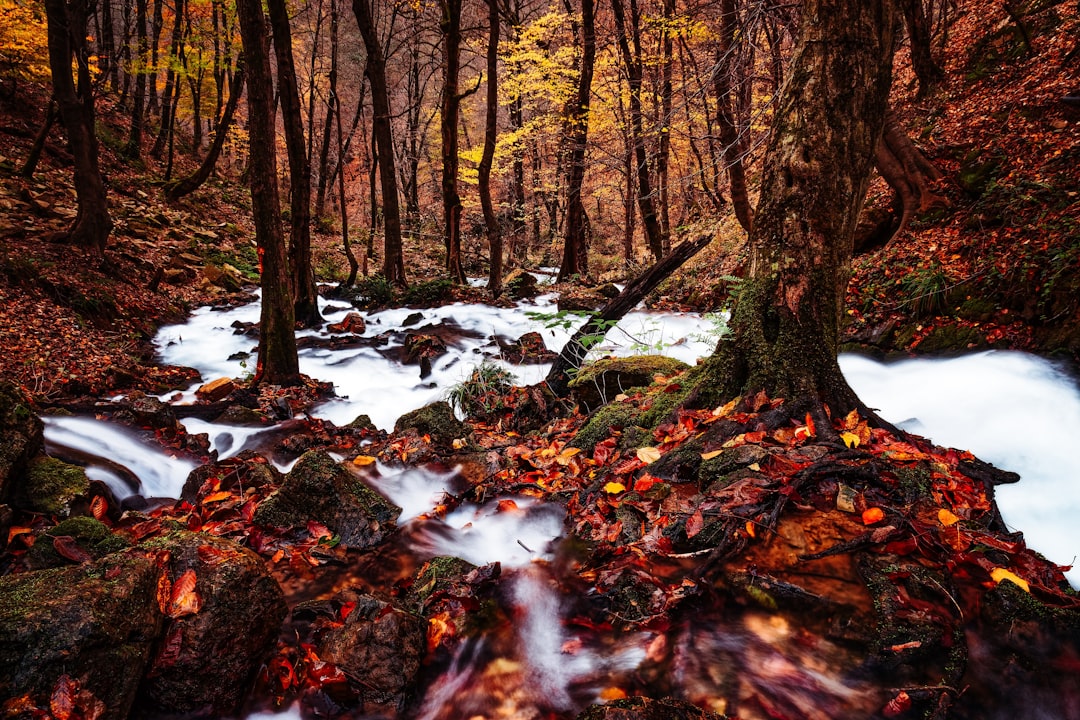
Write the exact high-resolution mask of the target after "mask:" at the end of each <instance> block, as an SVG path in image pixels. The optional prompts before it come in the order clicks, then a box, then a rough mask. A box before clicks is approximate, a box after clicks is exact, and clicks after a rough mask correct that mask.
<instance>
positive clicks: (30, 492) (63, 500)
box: [15, 456, 90, 517]
mask: <svg viewBox="0 0 1080 720" xmlns="http://www.w3.org/2000/svg"><path fill="white" fill-rule="evenodd" d="M89 494H90V479H89V478H88V477H86V471H85V470H83V469H82V468H81V467H79V466H77V465H69V464H68V463H66V462H64V461H62V460H58V459H56V458H52V457H45V456H41V457H36V458H34V459H33V460H32V461H31V462H30V465H29V467H28V468H27V472H26V482H25V483H24V484H23V486H22V488H21V491H20V492H18V493H17V495H16V497H17V500H16V503H15V504H16V505H17V506H18V507H20V508H22V509H23V510H28V511H30V512H34V513H42V514H44V515H59V516H65V517H66V516H67V515H69V514H71V508H72V505H73V504H74V503H75V502H76V501H77V500H79V499H80V498H84V499H85V498H86V497H87V496H88V495H89Z"/></svg>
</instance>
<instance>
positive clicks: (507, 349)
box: [500, 332, 558, 364]
mask: <svg viewBox="0 0 1080 720" xmlns="http://www.w3.org/2000/svg"><path fill="white" fill-rule="evenodd" d="M500 350H501V353H502V356H503V358H504V359H505V360H507V361H508V362H512V363H518V364H525V363H545V362H551V361H553V360H554V359H555V358H556V357H558V353H556V352H554V351H552V350H548V348H547V345H545V344H544V338H543V336H541V335H540V333H538V332H527V333H525V334H524V335H522V336H521V337H519V338H518V339H517V340H514V341H513V342H510V343H507V344H505V345H502V346H501V348H500Z"/></svg>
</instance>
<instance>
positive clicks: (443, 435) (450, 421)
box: [394, 400, 469, 449]
mask: <svg viewBox="0 0 1080 720" xmlns="http://www.w3.org/2000/svg"><path fill="white" fill-rule="evenodd" d="M407 430H415V431H416V432H417V434H419V435H428V436H430V437H431V441H432V443H433V444H435V445H436V446H437V447H440V448H444V449H446V448H452V447H453V444H454V440H457V439H460V438H464V437H467V436H468V435H469V428H468V426H466V425H465V423H463V422H461V421H460V420H458V419H457V417H456V416H455V415H454V411H453V410H452V409H451V408H450V405H449V403H446V402H444V401H441V400H440V401H439V402H433V403H431V404H430V405H425V406H424V407H422V408H419V409H417V410H413V411H412V412H408V413H405V414H404V415H402V416H401V417H399V418H398V420H397V422H396V423H394V432H395V433H403V432H405V431H407Z"/></svg>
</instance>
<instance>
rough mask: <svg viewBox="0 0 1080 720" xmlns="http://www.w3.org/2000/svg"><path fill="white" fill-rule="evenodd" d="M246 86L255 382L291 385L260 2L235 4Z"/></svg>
mask: <svg viewBox="0 0 1080 720" xmlns="http://www.w3.org/2000/svg"><path fill="white" fill-rule="evenodd" d="M236 5H237V8H236V10H237V16H238V20H239V23H240V40H241V43H242V44H243V46H244V67H245V68H246V69H247V86H248V137H249V139H248V148H249V160H248V178H249V181H250V184H251V210H252V214H253V215H254V220H255V241H256V243H257V245H258V249H259V259H260V261H261V265H262V293H263V295H262V312H261V315H260V320H259V358H258V365H257V366H256V370H255V383H256V384H262V383H265V384H271V385H294V384H296V383H298V382H299V380H300V365H299V361H298V359H297V355H296V331H295V327H294V320H293V304H292V297H291V295H290V293H289V272H288V259H287V257H286V255H285V238H284V235H283V234H282V230H281V219H280V218H281V205H280V202H279V198H278V185H277V158H276V152H275V150H274V147H275V135H274V87H273V80H272V78H271V75H270V54H269V48H268V47H267V40H268V36H267V27H266V19H265V18H264V17H263V10H262V3H261V2H260V1H259V0H237V3H236Z"/></svg>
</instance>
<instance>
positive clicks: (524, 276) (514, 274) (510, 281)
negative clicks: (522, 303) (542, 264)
mask: <svg viewBox="0 0 1080 720" xmlns="http://www.w3.org/2000/svg"><path fill="white" fill-rule="evenodd" d="M503 292H504V293H505V294H506V296H507V297H509V298H510V299H511V300H529V299H531V298H534V297H536V296H537V295H539V294H540V289H539V288H538V287H537V282H536V278H535V277H533V275H532V274H531V273H528V272H526V271H524V270H522V269H521V268H517V269H515V270H512V271H511V272H510V274H509V275H507V276H506V277H505V278H503Z"/></svg>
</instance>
